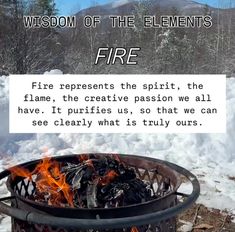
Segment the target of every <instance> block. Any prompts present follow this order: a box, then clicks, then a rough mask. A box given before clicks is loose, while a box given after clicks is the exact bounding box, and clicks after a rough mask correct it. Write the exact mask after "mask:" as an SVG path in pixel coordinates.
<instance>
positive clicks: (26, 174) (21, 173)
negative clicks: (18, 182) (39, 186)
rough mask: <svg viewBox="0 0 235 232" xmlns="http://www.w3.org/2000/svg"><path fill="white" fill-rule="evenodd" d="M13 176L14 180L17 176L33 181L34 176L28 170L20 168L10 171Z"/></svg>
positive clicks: (16, 167)
mask: <svg viewBox="0 0 235 232" xmlns="http://www.w3.org/2000/svg"><path fill="white" fill-rule="evenodd" d="M9 170H10V172H11V174H12V179H13V180H14V179H15V178H16V177H17V176H22V177H25V178H30V179H32V175H31V173H30V171H29V170H28V169H26V168H23V167H20V166H15V167H14V168H10V169H9Z"/></svg>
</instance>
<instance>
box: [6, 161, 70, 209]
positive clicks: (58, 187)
mask: <svg viewBox="0 0 235 232" xmlns="http://www.w3.org/2000/svg"><path fill="white" fill-rule="evenodd" d="M10 171H11V173H12V174H13V177H15V176H21V177H25V178H30V179H32V176H33V175H36V181H35V183H36V189H37V191H39V192H40V193H42V194H45V193H48V194H50V199H49V202H48V203H49V204H51V205H60V204H61V203H62V202H64V201H65V200H66V201H67V203H68V204H69V205H70V206H71V207H73V206H74V204H73V193H72V191H71V188H70V186H69V185H68V184H67V183H66V176H65V174H62V173H60V165H59V163H58V162H57V161H55V160H52V159H50V158H48V157H46V158H44V159H43V160H42V162H40V163H39V164H38V165H37V166H36V167H35V169H34V170H33V171H32V172H29V171H28V170H27V169H25V168H22V167H15V168H11V169H10Z"/></svg>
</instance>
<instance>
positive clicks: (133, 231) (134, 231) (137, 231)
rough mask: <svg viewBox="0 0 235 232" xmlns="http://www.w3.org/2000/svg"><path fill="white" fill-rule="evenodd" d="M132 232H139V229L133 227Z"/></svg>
mask: <svg viewBox="0 0 235 232" xmlns="http://www.w3.org/2000/svg"><path fill="white" fill-rule="evenodd" d="M131 232H139V230H138V229H137V227H136V226H132V227H131Z"/></svg>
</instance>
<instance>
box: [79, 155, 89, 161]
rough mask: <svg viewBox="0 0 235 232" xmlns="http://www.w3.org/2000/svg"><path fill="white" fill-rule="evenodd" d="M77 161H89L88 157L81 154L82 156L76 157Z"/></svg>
mask: <svg viewBox="0 0 235 232" xmlns="http://www.w3.org/2000/svg"><path fill="white" fill-rule="evenodd" d="M78 159H79V161H80V162H83V161H86V160H88V159H89V156H88V155H85V154H83V155H80V156H79V157H78Z"/></svg>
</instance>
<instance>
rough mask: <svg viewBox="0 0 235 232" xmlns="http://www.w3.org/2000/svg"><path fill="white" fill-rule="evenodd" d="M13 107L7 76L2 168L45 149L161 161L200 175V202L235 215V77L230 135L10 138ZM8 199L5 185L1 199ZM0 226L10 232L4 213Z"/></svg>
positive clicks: (1, 112)
mask: <svg viewBox="0 0 235 232" xmlns="http://www.w3.org/2000/svg"><path fill="white" fill-rule="evenodd" d="M54 73H57V72H54ZM8 104H9V103H8V78H7V77H0V118H1V127H0V157H1V160H0V170H3V169H6V168H8V167H9V166H12V165H14V164H18V163H23V162H26V161H29V160H33V159H38V158H41V157H42V156H43V155H45V153H44V152H45V149H47V153H48V154H51V155H66V154H71V153H82V152H85V153H86V152H108V153H111V152H112V153H128V154H138V155H143V156H149V157H156V158H159V159H164V160H168V161H170V162H173V163H176V164H178V165H180V166H183V167H185V168H187V169H188V170H190V171H191V172H193V173H194V174H195V175H197V177H198V179H199V180H200V184H201V195H200V197H199V199H198V203H202V204H204V205H205V206H207V207H211V208H217V209H227V210H228V211H230V212H231V213H233V214H235V180H234V177H235V168H234V167H235V142H234V138H235V78H230V79H228V80H227V133H226V134H33V135H25V134H24V135H19V134H18V135H14V134H11V135H10V134H8V132H7V131H8ZM215 126H216V125H215ZM189 187H190V186H185V187H184V188H185V189H187V188H189ZM7 195H8V193H7V191H6V189H5V185H4V183H2V182H0V197H3V196H7ZM0 224H1V225H0V232H3V231H4V232H6V231H9V230H10V219H9V217H5V216H2V215H0Z"/></svg>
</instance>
